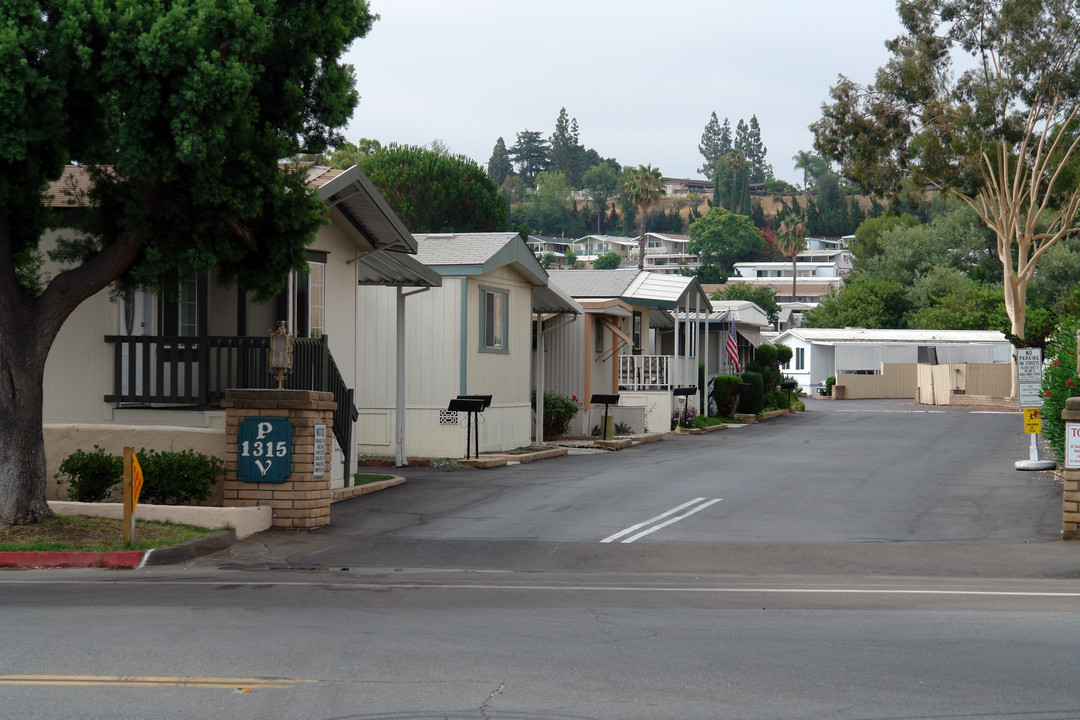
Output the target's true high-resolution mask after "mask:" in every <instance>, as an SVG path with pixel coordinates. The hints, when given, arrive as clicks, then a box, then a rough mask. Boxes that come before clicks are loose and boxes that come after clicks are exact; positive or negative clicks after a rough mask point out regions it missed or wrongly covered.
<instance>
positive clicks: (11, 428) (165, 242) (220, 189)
mask: <svg viewBox="0 0 1080 720" xmlns="http://www.w3.org/2000/svg"><path fill="white" fill-rule="evenodd" d="M0 7H2V8H3V11H2V15H0V16H2V17H3V18H4V29H3V31H0V58H2V62H3V66H4V77H3V82H0V111H2V113H3V117H4V118H5V121H4V123H3V124H2V125H0V526H5V525H13V524H24V523H29V522H33V521H35V520H37V519H40V518H42V517H44V516H47V515H49V514H50V512H49V508H48V505H47V504H46V502H45V488H46V477H45V451H44V442H43V438H42V381H43V376H44V367H45V359H46V357H47V356H48V354H49V349H50V347H51V346H52V343H53V341H54V339H55V338H56V336H57V333H58V332H59V331H60V327H61V326H62V325H63V323H64V321H65V319H67V318H68V316H69V315H70V314H71V313H72V311H74V310H75V308H76V307H78V305H79V304H80V303H81V302H83V301H84V300H86V299H87V298H89V297H90V296H92V295H94V294H95V293H97V292H99V291H101V290H102V289H104V288H105V287H106V286H108V285H109V284H110V283H112V282H114V281H116V280H117V279H119V278H121V276H123V275H124V274H125V273H129V275H130V276H131V277H133V278H134V280H135V281H140V280H141V281H143V282H151V281H152V280H153V279H155V278H157V277H160V275H161V270H162V269H163V268H168V269H169V270H170V271H172V272H173V273H179V274H186V273H191V272H195V271H199V270H205V269H206V268H208V267H211V266H212V267H216V268H217V269H218V273H219V276H220V277H221V278H222V279H223V281H228V282H236V283H238V284H239V285H240V286H241V287H244V288H249V289H252V290H254V291H255V292H256V295H257V297H261V298H268V297H270V296H272V295H274V294H275V293H276V292H278V291H279V290H280V288H281V287H282V285H283V283H284V281H285V277H286V275H287V272H288V270H289V269H291V268H297V267H301V266H303V264H304V246H305V245H306V244H308V243H309V242H310V241H311V240H312V239H314V235H315V231H316V230H317V228H318V227H319V225H320V223H321V222H322V218H323V215H324V208H323V207H322V205H321V203H320V202H319V201H318V199H317V197H316V196H315V194H314V193H312V192H310V191H308V190H307V188H306V184H305V174H304V172H303V170H302V168H296V169H290V168H288V167H285V168H284V169H283V168H282V166H280V164H279V160H280V159H281V158H286V157H293V156H296V155H297V154H299V153H303V152H310V153H320V152H322V151H323V150H325V148H326V146H327V145H328V144H334V143H337V142H338V141H340V138H339V137H338V136H337V133H336V128H338V127H340V126H342V125H343V124H344V123H345V122H346V121H347V120H348V119H349V117H350V116H351V114H352V111H353V108H354V107H355V105H356V102H357V94H356V92H355V90H354V88H353V80H354V78H353V71H352V68H351V67H350V66H348V65H343V64H341V63H340V57H341V54H342V52H343V51H344V50H345V49H346V48H347V47H348V46H349V44H350V43H351V42H352V41H353V40H355V39H356V38H359V37H362V36H363V35H365V34H366V33H367V31H368V30H369V28H370V27H371V24H372V22H373V21H374V19H375V16H374V15H372V14H371V12H370V11H369V9H368V5H367V2H365V1H364V0H327V2H322V3H298V2H271V1H269V0H267V1H264V2H257V3H252V2H241V1H240V0H232V1H227V0H188V1H187V2H175V3H150V2H132V1H131V0H95V1H94V2H90V1H89V0H69V1H62V0H53V1H51V2H30V1H28V0H5V1H4V2H2V3H0ZM73 162H78V163H80V164H81V165H83V166H84V167H86V168H88V169H89V171H90V175H91V177H92V180H93V182H92V187H90V188H86V190H87V191H88V194H87V196H86V203H85V206H84V207H83V208H82V209H81V211H80V212H79V213H78V214H77V215H78V217H77V218H76V220H78V221H79V226H78V229H79V230H81V233H80V234H77V235H76V236H75V237H77V238H78V239H77V240H72V241H71V242H69V243H68V244H67V245H66V246H65V248H64V250H65V254H64V256H65V258H67V259H68V260H70V261H71V262H70V264H68V265H67V266H65V268H64V269H62V270H61V271H58V272H57V273H56V274H55V275H53V276H52V277H45V278H38V277H36V273H35V268H36V267H38V265H37V262H38V261H39V260H40V257H41V255H40V250H39V247H40V244H41V241H42V237H43V235H44V233H45V231H46V230H47V229H48V227H49V223H50V220H51V217H50V215H49V214H48V213H47V212H46V211H47V208H46V205H45V201H44V198H43V193H44V191H45V188H46V187H47V184H48V182H49V181H50V180H55V179H57V178H59V177H60V175H61V173H62V172H63V170H64V168H65V166H66V165H68V164H69V163H73ZM129 271H130V272H129Z"/></svg>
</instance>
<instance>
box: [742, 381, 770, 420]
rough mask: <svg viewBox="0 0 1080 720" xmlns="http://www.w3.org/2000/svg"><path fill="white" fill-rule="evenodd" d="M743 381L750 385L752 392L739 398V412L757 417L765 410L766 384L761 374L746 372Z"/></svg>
mask: <svg viewBox="0 0 1080 720" xmlns="http://www.w3.org/2000/svg"><path fill="white" fill-rule="evenodd" d="M742 381H743V382H744V383H747V384H749V385H750V391H749V392H745V393H743V394H742V395H740V396H739V412H743V413H749V414H750V415H757V414H758V413H760V412H761V411H762V410H764V409H765V384H764V382H763V380H762V377H761V373H758V372H744V373H743V374H742Z"/></svg>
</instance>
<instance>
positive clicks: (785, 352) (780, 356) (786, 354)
mask: <svg viewBox="0 0 1080 720" xmlns="http://www.w3.org/2000/svg"><path fill="white" fill-rule="evenodd" d="M774 347H775V348H776V362H777V363H778V364H780V365H787V364H788V363H789V362H791V358H792V357H793V356H794V355H795V351H794V350H792V349H791V348H789V347H788V346H787V345H785V344H784V343H776V344H775V345H774Z"/></svg>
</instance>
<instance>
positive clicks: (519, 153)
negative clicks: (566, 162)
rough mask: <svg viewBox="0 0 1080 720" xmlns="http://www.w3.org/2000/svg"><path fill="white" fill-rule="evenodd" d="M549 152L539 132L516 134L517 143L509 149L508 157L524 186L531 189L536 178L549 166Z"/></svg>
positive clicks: (527, 131)
mask: <svg viewBox="0 0 1080 720" xmlns="http://www.w3.org/2000/svg"><path fill="white" fill-rule="evenodd" d="M550 152H551V147H550V146H549V145H548V143H547V140H544V136H543V133H541V132H540V131H539V130H522V131H521V132H519V133H518V134H517V142H515V143H514V144H513V146H512V147H511V148H510V157H511V158H512V159H513V161H514V164H515V165H516V166H517V171H518V174H519V175H521V179H522V180H523V181H524V182H525V185H526V186H528V187H532V186H533V184H534V183H535V182H536V176H537V175H539V174H540V173H542V172H543V171H544V170H547V168H548V165H550V164H551V157H550Z"/></svg>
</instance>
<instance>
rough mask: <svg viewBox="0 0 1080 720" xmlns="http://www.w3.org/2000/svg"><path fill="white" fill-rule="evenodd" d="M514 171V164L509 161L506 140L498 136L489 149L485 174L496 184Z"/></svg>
mask: <svg viewBox="0 0 1080 720" xmlns="http://www.w3.org/2000/svg"><path fill="white" fill-rule="evenodd" d="M513 172H514V164H513V163H512V162H510V153H509V152H508V151H507V149H506V141H505V140H503V139H502V137H500V138H499V139H498V140H496V141H495V147H493V148H492V149H491V158H490V159H489V160H488V164H487V174H488V177H489V178H491V181H492V182H493V183H495V184H496V185H502V184H503V180H505V179H506V178H507V177H509V176H510V175H511V174H512V173H513Z"/></svg>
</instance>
